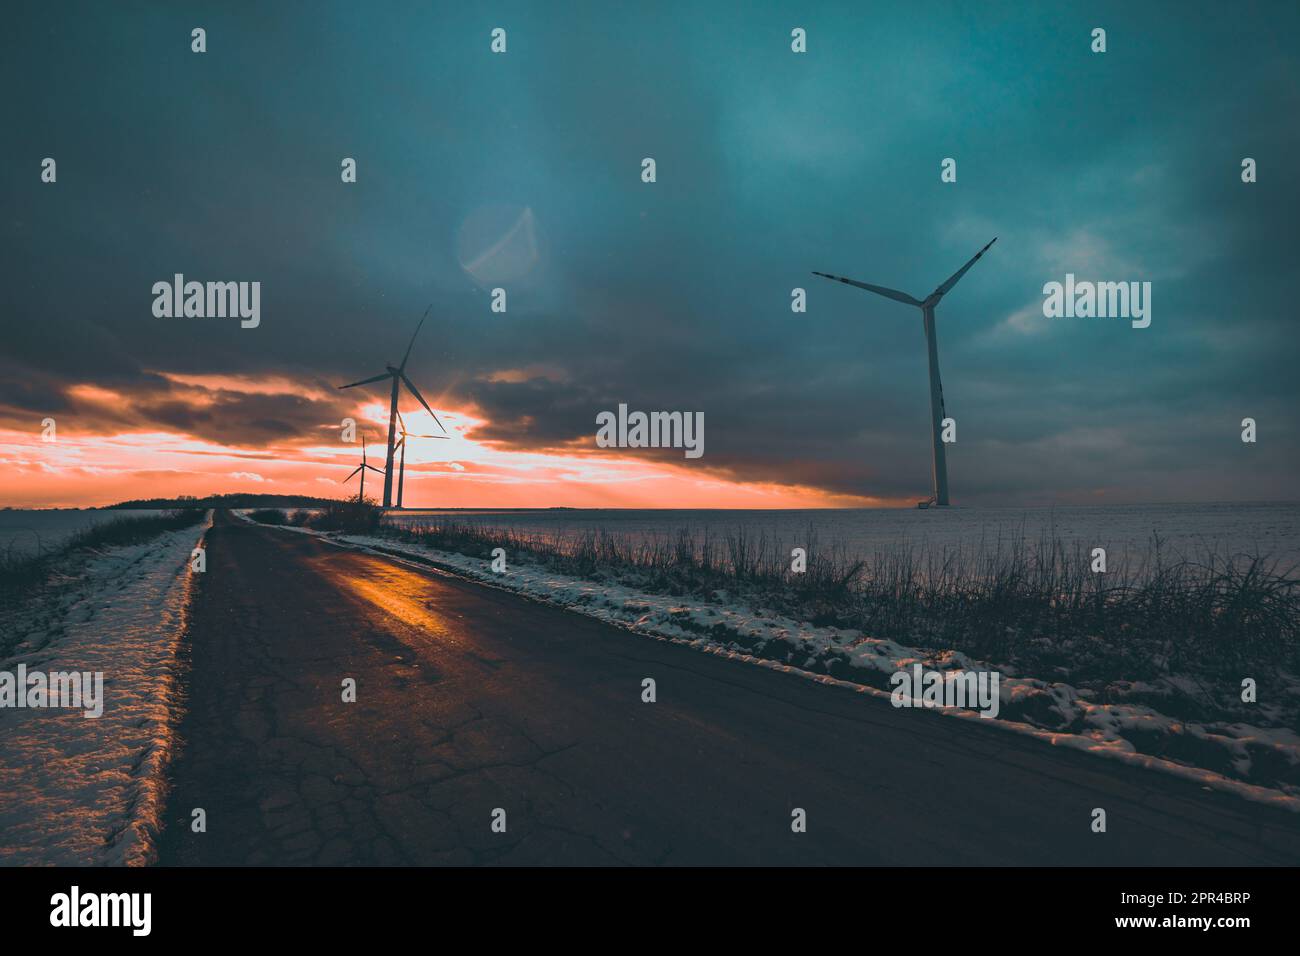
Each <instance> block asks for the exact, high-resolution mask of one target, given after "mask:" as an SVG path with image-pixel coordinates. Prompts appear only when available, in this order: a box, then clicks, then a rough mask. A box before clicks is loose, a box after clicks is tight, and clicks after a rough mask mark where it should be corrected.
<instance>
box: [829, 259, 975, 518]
mask: <svg viewBox="0 0 1300 956" xmlns="http://www.w3.org/2000/svg"><path fill="white" fill-rule="evenodd" d="M997 241H998V238H997V236H994V237H993V238H992V239H991V240H990V241H989V244H988V246H985V247H984V248H983V249H981V250H980V251H979V252H977V253H975V255H974V256H973V257H972V258H971V260H970V262H968V263H966V264H965V265H964V266H962V267H961V268H960V269H958V270H957V271H956V272H955V273H953V275H952V276H951V278H949V279H948V281H947V282H945V283H944V284H943V285H941V286H939V287H938V288H937V289H935V290H934V291H933V292H931V293H930V295H929V296H928V297H927V298H926V299H925V300H924V301H922V300H920V299H914V298H912V296H910V295H908V294H907V293H906V292H899V291H898V290H897V289H886V288H885V287H884V286H879V285H871V284H870V283H867V282H858V281H857V280H855V279H845V278H842V277H841V276H833V275H829V274H827V273H825V272H814V273H813V275H815V276H821V277H822V278H823V279H834V280H835V281H836V282H843V283H844V284H845V285H852V286H857V287H858V288H859V289H866V290H867V291H868V292H874V293H876V294H877V295H883V296H884V297H885V298H887V299H893V300H894V301H895V302H903V303H906V304H907V305H914V306H916V307H917V308H919V309H920V310H921V315H922V316H923V317H924V324H925V341H926V345H927V346H928V347H929V350H930V427H931V437H932V441H933V444H934V496H933V498H932V499H931V500H932V501H933V502H934V503H935V504H937V505H940V506H946V505H947V504H948V462H947V459H946V458H945V457H944V450H943V441H942V439H941V432H942V430H943V420H944V419H945V418H946V417H947V414H946V412H945V411H944V407H943V383H942V382H940V381H939V344H938V342H937V341H936V340H935V332H934V309H935V306H937V305H938V304H939V300H940V299H942V298H943V297H944V296H945V295H947V294H948V293H949V292H950V291H952V287H953V286H955V285H956V284H957V280H958V279H960V278H961V277H962V276H964V275H965V274H966V270H967V269H969V268H970V267H971V266H973V265H974V264H975V263H976V262H978V261H979V258H980V256H982V255H984V253H986V252H988V250H989V246H991V245H993V243H995V242H997ZM928 505H929V502H928V501H927V502H923V503H921V504H920V505H918V507H926V506H928Z"/></svg>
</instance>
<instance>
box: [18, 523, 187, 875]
mask: <svg viewBox="0 0 1300 956" xmlns="http://www.w3.org/2000/svg"><path fill="white" fill-rule="evenodd" d="M109 514H113V513H112V512H109ZM117 515H118V516H121V512H118V513H117ZM210 524H211V515H209V516H208V521H207V522H206V523H205V524H204V525H203V526H200V527H192V528H185V529H183V530H180V531H169V532H164V533H163V534H161V535H159V536H158V537H157V538H154V539H153V540H151V541H148V542H146V543H144V544H137V545H130V546H126V547H118V548H109V549H105V550H104V551H103V552H102V553H100V554H98V555H96V556H90V557H75V556H69V558H68V560H69V561H75V562H78V563H77V564H76V565H75V566H70V567H69V568H68V569H67V572H68V574H69V576H70V577H75V581H76V583H75V584H72V585H71V586H70V587H69V588H67V589H66V590H64V591H62V592H61V597H60V603H59V606H58V607H49V606H46V607H43V608H39V609H33V611H32V613H31V614H30V616H29V617H28V618H27V620H26V621H25V622H20V623H19V625H18V626H19V627H20V629H22V628H26V633H24V634H23V635H21V637H22V639H21V641H20V643H19V644H18V653H17V654H15V655H14V656H12V657H10V658H8V659H6V660H0V671H8V672H11V673H12V672H14V671H15V669H16V668H17V667H18V665H19V664H25V665H26V667H27V671H28V673H31V672H33V671H40V672H45V673H49V672H54V671H73V670H76V671H89V672H95V671H102V672H103V675H104V709H103V715H102V716H100V717H99V718H97V719H87V718H86V717H84V716H83V714H82V712H81V711H75V710H58V709H29V708H23V709H12V708H0V864H3V865H23V864H28V865H30V864H59V865H100V864H112V865H138V864H143V863H147V862H149V861H150V860H151V858H152V854H153V852H154V841H155V839H156V837H157V834H158V830H159V825H160V814H161V812H162V805H163V797H164V793H163V772H164V770H165V768H166V765H167V762H168V760H169V758H170V755H171V752H172V741H173V727H174V717H175V714H174V713H173V708H174V705H175V695H176V688H177V682H176V678H177V667H178V663H177V654H176V651H177V645H178V641H179V638H180V636H181V633H182V631H183V628H184V622H185V614H186V608H187V605H188V598H189V591H190V585H191V578H190V572H189V558H190V552H191V549H193V547H194V546H195V544H196V543H197V542H198V540H199V539H200V538H201V536H202V534H203V533H204V531H205V530H206V528H207V527H209V526H210ZM82 561H84V562H85V563H84V564H82V563H80V562H82Z"/></svg>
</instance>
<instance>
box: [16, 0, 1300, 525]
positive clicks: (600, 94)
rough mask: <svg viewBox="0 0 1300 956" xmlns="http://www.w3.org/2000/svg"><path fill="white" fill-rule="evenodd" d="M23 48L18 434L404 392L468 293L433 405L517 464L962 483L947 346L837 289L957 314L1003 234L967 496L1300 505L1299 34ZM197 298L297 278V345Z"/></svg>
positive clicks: (501, 18)
mask: <svg viewBox="0 0 1300 956" xmlns="http://www.w3.org/2000/svg"><path fill="white" fill-rule="evenodd" d="M471 8H472V9H471ZM3 16H4V19H5V21H6V22H5V30H4V33H5V38H4V39H3V40H0V44H3V46H4V48H5V49H4V55H3V57H0V79H3V81H4V85H5V89H6V91H7V92H6V96H5V101H4V105H3V107H0V109H2V110H3V128H4V130H5V136H4V149H3V151H0V237H2V238H0V242H2V243H3V252H4V260H3V261H4V267H3V268H4V273H5V286H6V290H7V294H6V296H5V297H4V306H3V311H2V312H0V315H3V323H4V335H3V340H2V341H0V424H5V425H11V424H12V423H13V422H17V421H26V420H29V419H30V418H31V417H32V415H33V414H37V413H42V414H43V413H45V412H47V411H53V410H57V409H59V408H61V407H65V406H66V405H67V404H68V403H69V402H70V401H71V399H70V398H69V397H68V396H67V395H66V389H67V388H68V387H69V386H70V385H71V384H75V383H85V382H93V383H99V384H102V385H104V386H106V387H108V386H111V387H113V388H115V389H118V390H121V391H124V392H127V393H130V394H133V395H138V396H139V397H140V401H141V405H142V407H149V408H158V409H163V410H164V411H161V412H159V413H158V414H159V422H158V423H159V424H160V426H163V427H176V428H190V429H194V430H196V431H197V432H202V431H203V430H204V429H205V428H212V429H217V426H215V425H211V424H209V423H204V422H201V421H190V420H187V419H186V418H185V413H184V410H183V409H179V408H178V407H177V406H176V404H175V403H172V402H168V401H166V398H167V395H168V390H169V389H171V388H173V387H174V386H173V385H172V384H171V383H170V382H169V381H168V380H166V379H164V378H162V377H161V375H160V373H162V372H175V373H204V374H241V375H253V376H257V375H288V376H297V377H302V378H304V379H310V380H312V381H317V380H320V381H337V380H340V379H341V378H348V377H356V376H357V375H361V374H368V373H369V372H370V367H371V366H372V365H374V364H376V360H379V361H382V360H383V359H384V358H385V357H387V358H389V359H390V360H393V359H396V358H397V357H399V355H400V349H401V348H402V346H403V344H404V339H405V337H406V336H407V335H409V330H410V329H411V327H412V326H413V323H414V322H415V320H416V319H418V317H419V315H420V314H421V313H422V312H423V311H424V308H425V306H426V305H427V304H428V303H430V302H432V303H433V305H434V320H433V322H434V328H435V330H436V335H435V337H434V338H433V339H431V340H430V345H429V346H428V352H427V355H428V358H427V361H428V363H429V364H428V366H427V370H426V375H425V378H426V379H428V380H429V381H430V382H431V383H432V384H431V387H430V391H432V392H436V393H438V394H439V395H440V398H441V399H443V400H444V401H446V402H448V403H450V404H453V405H462V406H464V405H469V404H473V405H475V406H476V407H477V408H478V409H480V410H481V412H482V414H483V417H485V418H486V419H487V420H488V421H489V422H490V425H489V426H487V430H486V431H485V432H484V433H483V436H482V437H489V438H494V439H497V440H499V441H501V442H503V443H506V444H507V445H508V446H511V447H521V448H545V447H556V446H560V445H564V444H565V443H569V442H573V441H577V440H582V439H584V438H590V437H591V436H593V435H594V430H595V428H594V419H595V415H596V413H597V412H598V411H601V410H604V409H612V408H615V407H616V406H617V404H618V403H620V402H626V403H628V404H629V405H630V406H632V407H633V408H642V409H647V410H650V409H678V410H689V411H703V412H704V413H705V416H706V420H707V429H708V443H707V453H706V455H705V457H704V458H703V459H701V460H700V461H699V462H698V467H700V468H702V469H710V470H714V471H715V472H718V473H723V474H727V475H731V476H735V477H738V478H742V479H749V480H761V481H776V482H789V483H793V484H802V485H813V486H815V487H819V488H823V489H825V490H827V491H831V492H835V493H847V494H860V495H870V496H885V497H899V496H906V495H909V494H923V493H924V492H925V490H926V488H927V486H928V476H929V434H928V408H927V401H928V393H927V387H926V379H925V374H926V371H925V345H924V339H923V337H922V332H921V327H920V320H919V315H918V314H916V313H915V311H914V310H909V309H907V308H905V307H903V306H901V305H898V304H896V303H893V302H889V301H887V300H885V299H881V298H878V297H875V296H871V295H868V294H866V293H863V292H860V291H858V290H854V289H849V288H846V287H844V286H840V285H832V284H830V283H826V282H824V281H823V280H819V279H816V278H814V277H813V276H811V274H810V272H811V270H813V269H817V270H822V271H827V272H832V273H838V274H842V275H848V276H852V277H854V278H857V279H861V280H865V281H868V282H873V283H878V284H881V285H886V286H892V287H895V288H899V289H903V290H905V291H908V292H910V293H912V294H914V295H917V296H924V295H925V294H926V293H928V292H929V291H930V290H931V289H933V288H934V287H935V285H937V284H938V283H939V282H940V281H942V280H943V279H944V278H946V277H947V276H948V275H949V274H951V273H952V272H953V271H955V270H956V269H957V268H958V267H959V266H960V265H961V264H962V263H963V262H964V261H965V260H966V259H968V258H969V257H970V256H971V255H972V254H974V252H975V251H976V250H978V249H979V248H980V247H981V246H982V245H984V244H985V243H986V242H987V241H988V240H989V239H991V238H993V237H994V236H998V237H999V240H998V243H997V244H996V245H995V246H994V247H993V249H992V250H991V251H990V253H989V255H988V256H986V257H985V258H984V259H983V260H981V262H980V263H979V264H978V265H977V266H976V267H975V268H974V269H972V271H971V272H970V273H969V274H968V275H967V276H966V277H965V278H964V279H963V280H962V282H961V284H960V285H959V286H958V287H957V288H956V289H955V290H954V291H953V293H952V294H951V295H950V296H949V297H948V298H947V299H945V301H944V302H943V304H942V306H941V307H940V310H939V316H938V330H939V331H938V335H939V344H940V362H941V366H942V369H943V375H944V391H945V396H946V399H947V407H948V412H949V413H950V414H951V415H952V416H953V417H954V418H956V420H957V423H958V444H957V446H956V448H955V449H953V450H952V451H951V452H950V457H949V469H950V474H951V482H952V487H953V497H954V500H955V501H958V502H961V503H971V504H977V503H988V504H995V503H996V504H1013V503H1020V502H1026V503H1045V502H1052V501H1062V502H1065V501H1074V502H1086V501H1093V500H1105V501H1164V500H1201V499H1256V500H1260V499H1282V498H1286V499H1290V498H1294V497H1295V494H1294V488H1295V480H1294V474H1295V470H1296V468H1297V465H1298V464H1300V441H1297V431H1296V427H1295V404H1296V398H1297V376H1296V373H1295V369H1296V367H1297V363H1298V360H1300V345H1298V344H1297V343H1298V342H1300V337H1298V336H1297V323H1296V308H1295V291H1294V286H1293V281H1294V278H1293V277H1294V274H1295V271H1296V270H1295V262H1296V238H1295V237H1296V228H1297V226H1296V224H1297V221H1298V214H1300V201H1298V200H1300V189H1298V188H1297V185H1296V175H1295V171H1294V169H1293V163H1294V160H1295V158H1296V157H1297V156H1300V124H1298V123H1297V121H1296V117H1297V115H1300V62H1298V61H1300V56H1298V54H1297V45H1296V40H1295V38H1296V36H1297V30H1298V29H1300V7H1297V5H1296V4H1294V3H1281V2H1279V3H1260V4H1251V3H1246V4H1236V5H1232V6H1231V8H1229V7H1226V6H1224V5H1222V4H1212V3H1149V4H1134V3H1114V4H1106V3H1096V4H1064V3H1024V4H999V3H989V4H984V3H981V4H959V3H924V2H920V3H918V2H909V3H897V4H864V3H844V4H829V3H825V4H823V3H818V4H811V3H802V4H801V3H753V2H750V3H736V4H723V3H708V4H703V3H683V4H658V3H656V4H631V3H626V4H625V3H608V2H607V3H591V4H565V3H544V4H543V3H530V4H498V3H492V4H477V3H476V4H467V3H448V4H440V3H429V2H425V3H418V4H415V3H411V4H403V3H383V4H360V3H346V4H345V3H311V4H307V3H302V4H291V3H274V4H271V3H258V4H253V3H236V4H230V3H222V4H186V5H159V4H153V3H148V4H129V3H128V4H113V5H111V6H110V5H107V4H58V5H57V6H55V7H53V8H51V7H50V6H49V5H45V4H40V5H38V4H21V3H20V4H17V5H10V6H8V7H7V8H6V11H5V13H4V15H3ZM195 26H203V27H204V28H205V29H206V30H207V43H208V52H207V53H205V54H203V55H201V56H200V55H195V54H193V53H191V52H190V48H189V32H190V29H191V28H192V27H195ZM494 27H502V28H504V29H506V30H507V35H508V52H507V53H506V54H505V55H493V54H491V53H490V52H489V49H488V44H489V33H490V31H491V30H492V28H494ZM794 27H803V28H804V29H806V30H807V33H808V52H807V53H806V54H803V55H795V54H793V53H791V51H790V31H791V29H792V28H794ZM1094 27H1103V28H1105V29H1106V31H1107V46H1108V50H1107V52H1106V53H1104V54H1094V53H1092V52H1091V50H1090V32H1091V30H1092V29H1093V28H1094ZM45 156H52V157H56V158H57V160H58V171H59V184H58V187H57V189H56V190H50V189H45V188H43V187H42V184H41V183H40V182H39V178H38V173H39V163H40V160H41V159H42V158H43V157H45ZM344 156H350V157H355V158H356V159H357V162H358V169H359V177H358V182H357V183H356V184H355V185H351V186H344V185H342V184H341V183H340V181H339V163H340V159H341V158H342V157H344ZM647 156H649V157H654V159H655V160H656V163H657V173H658V181H657V182H656V183H654V184H649V185H647V184H644V183H642V182H641V180H640V168H641V167H640V164H641V160H642V158H643V157H647ZM945 157H953V158H955V159H956V160H957V171H958V181H957V183H955V184H944V183H941V182H940V175H939V174H940V162H941V161H942V160H943V159H944V158H945ZM1243 157H1252V158H1254V159H1256V160H1257V162H1258V169H1259V181H1258V182H1257V183H1255V184H1251V185H1246V184H1243V183H1242V182H1241V179H1240V166H1241V161H1242V158H1243ZM524 210H528V213H527V215H525V214H524ZM521 217H522V219H521ZM512 224H519V226H520V231H519V232H517V233H515V234H514V237H513V238H512V239H507V240H506V241H505V242H504V243H502V244H501V248H500V249H499V250H498V251H497V252H496V253H494V254H489V255H487V256H486V258H484V257H483V253H484V252H485V251H487V250H489V249H490V248H491V247H492V246H493V245H494V244H495V243H496V242H497V240H499V239H502V238H503V237H504V236H505V235H506V233H507V231H508V228H509V227H510V226H511V225H512ZM529 229H531V230H532V235H533V237H534V242H535V245H534V246H533V247H529V245H528V242H527V241H526V236H525V233H527V232H528V230H529ZM530 248H533V249H535V258H534V257H530V256H529V255H528V252H529V249H530ZM476 260H477V261H476ZM176 272H182V273H185V274H186V275H187V276H191V277H194V278H200V279H247V280H260V281H261V282H262V287H263V292H262V310H263V318H262V325H261V327H260V328H259V329H258V330H256V333H252V332H248V331H241V330H240V329H239V328H238V325H237V324H235V323H226V324H223V323H221V322H215V323H213V322H191V323H172V324H159V323H158V322H157V321H151V320H150V317H149V313H148V308H149V303H150V297H149V295H148V290H149V288H150V287H151V285H152V283H153V282H155V281H157V280H159V279H168V278H170V277H171V275H172V274H173V273H176ZM1067 272H1072V273H1074V274H1075V275H1076V276H1078V277H1079V278H1080V279H1093V280H1110V281H1129V280H1132V281H1150V282H1151V283H1152V287H1153V289H1152V324H1151V326H1150V328H1147V329H1144V330H1135V329H1132V328H1131V327H1130V326H1129V323H1128V322H1127V321H1123V320H1105V319H1052V320H1049V319H1046V318H1044V317H1043V315H1042V311H1041V306H1042V301H1043V295H1042V286H1043V284H1044V283H1045V282H1048V281H1052V280H1058V281H1059V280H1061V279H1062V278H1063V277H1064V275H1065V274H1066V273H1067ZM496 285H501V286H504V287H505V288H506V289H507V291H508V295H509V311H508V312H507V313H506V314H505V315H499V314H493V313H492V312H491V311H490V310H489V307H488V301H489V290H490V289H491V288H492V287H493V286H496ZM794 287H803V288H806V289H807V290H808V302H809V307H808V312H807V313H806V314H801V315H800V314H793V313H792V312H791V310H790V293H791V289H792V288H794ZM435 342H436V344H434V343H435ZM372 343H377V344H372ZM376 349H378V351H376ZM358 356H363V358H360V359H359V358H358ZM507 369H513V370H519V369H523V370H526V374H524V375H523V376H510V379H511V380H509V381H505V380H502V376H500V375H495V374H494V373H498V372H500V371H502V370H507ZM131 414H134V413H129V412H128V411H127V410H123V412H122V415H123V421H127V420H128V416H129V415H131ZM329 415H332V411H330V410H325V409H319V408H314V407H312V405H311V403H294V402H289V401H286V400H284V398H283V396H281V397H278V398H277V397H271V396H268V397H264V398H262V399H258V400H250V401H249V402H247V403H246V404H245V405H241V406H238V407H235V408H233V409H232V410H231V416H232V420H229V421H225V422H222V423H221V424H220V426H219V436H218V435H216V434H215V432H214V435H213V437H219V438H220V440H223V441H237V440H246V441H249V442H256V441H258V440H261V439H262V438H265V437H267V436H268V435H276V436H277V437H278V438H279V439H280V440H285V439H286V437H289V438H291V436H292V435H293V434H294V433H295V430H301V431H302V432H303V433H306V431H307V430H309V429H310V428H311V427H313V426H314V425H315V424H316V423H317V422H318V421H319V420H320V419H321V418H322V417H328V416H329ZM1247 416H1249V417H1253V418H1255V419H1256V420H1257V421H1258V422H1259V441H1258V444H1257V445H1253V446H1252V445H1243V443H1242V442H1241V441H1240V422H1241V419H1242V418H1244V417H1247ZM129 420H131V421H133V422H135V423H138V418H131V419H129ZM100 424H101V425H102V427H103V429H104V430H105V431H111V430H112V428H113V427H115V424H116V425H120V424H121V423H120V422H119V423H114V422H112V421H103V422H101V423H100ZM545 503H546V502H538V504H545Z"/></svg>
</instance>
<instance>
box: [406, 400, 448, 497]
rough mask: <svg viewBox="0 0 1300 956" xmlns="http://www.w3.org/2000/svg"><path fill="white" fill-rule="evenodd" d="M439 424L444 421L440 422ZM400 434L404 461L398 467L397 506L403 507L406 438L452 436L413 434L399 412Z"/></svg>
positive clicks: (445, 436) (446, 436) (443, 436)
mask: <svg viewBox="0 0 1300 956" xmlns="http://www.w3.org/2000/svg"><path fill="white" fill-rule="evenodd" d="M438 424H439V425H441V424H442V422H438ZM397 427H398V434H400V435H401V436H402V437H401V438H399V439H398V440H397V447H398V448H400V449H402V463H401V465H399V466H398V469H397V507H398V510H400V509H401V507H402V486H403V485H405V484H406V439H408V438H450V437H451V436H450V435H412V434H411V433H410V432H408V431H407V430H406V422H405V420H404V419H403V418H402V413H401V412H398V413H397Z"/></svg>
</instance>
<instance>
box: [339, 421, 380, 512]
mask: <svg viewBox="0 0 1300 956" xmlns="http://www.w3.org/2000/svg"><path fill="white" fill-rule="evenodd" d="M366 469H369V470H370V471H373V472H375V473H376V474H381V475H382V474H383V472H382V471H380V470H379V469H378V468H376V467H375V466H374V465H371V464H368V463H367V462H366V436H365V435H362V436H361V464H359V465H357V468H356V471H354V472H352V474H350V475H348V476H347V477H346V478H344V479H343V483H344V484H347V483H348V482H349V481H351V480H352V479H353V478H355V477H356V476H357V472H360V473H361V492H360V494H358V495H357V498H358V499H359V500H360V501H365V500H366Z"/></svg>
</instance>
